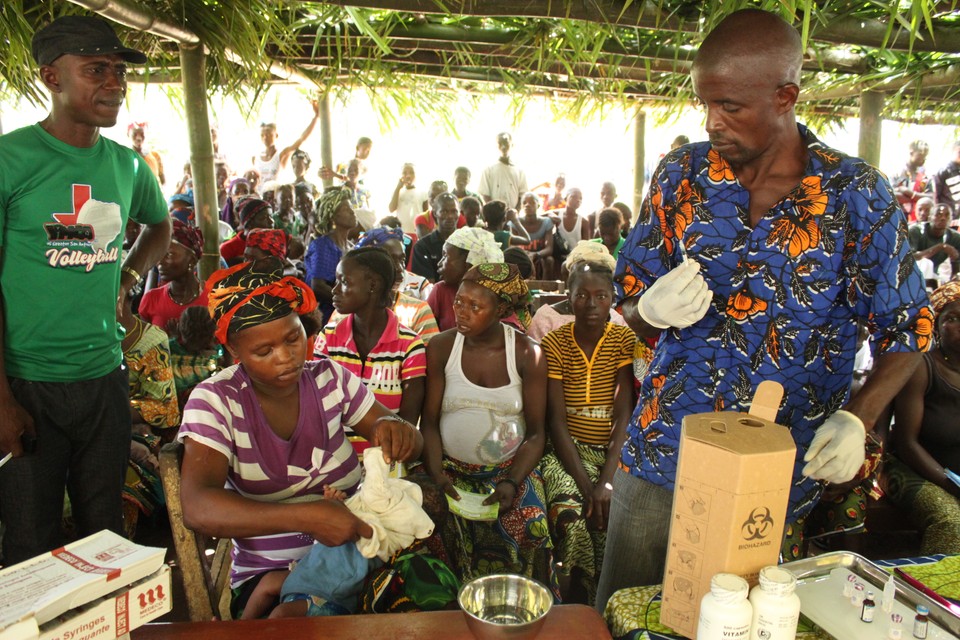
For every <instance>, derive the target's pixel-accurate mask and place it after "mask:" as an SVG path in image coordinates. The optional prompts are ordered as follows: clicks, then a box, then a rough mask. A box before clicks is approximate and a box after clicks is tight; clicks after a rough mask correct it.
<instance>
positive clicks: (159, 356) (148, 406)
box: [123, 318, 180, 429]
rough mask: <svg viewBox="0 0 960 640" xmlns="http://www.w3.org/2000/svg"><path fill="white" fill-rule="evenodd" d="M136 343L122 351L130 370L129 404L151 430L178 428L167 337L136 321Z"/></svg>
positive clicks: (160, 330)
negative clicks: (137, 335) (137, 334)
mask: <svg viewBox="0 0 960 640" xmlns="http://www.w3.org/2000/svg"><path fill="white" fill-rule="evenodd" d="M136 322H137V326H136V328H135V331H139V332H140V333H139V337H138V338H137V340H136V342H135V343H134V344H133V346H131V347H130V348H128V349H127V350H125V351H124V352H123V359H124V361H125V362H126V364H127V367H128V368H129V369H130V404H131V406H133V407H136V408H137V409H139V410H140V415H141V416H142V417H143V419H144V421H145V422H146V423H147V424H149V425H150V426H151V427H153V428H154V429H170V428H173V427H179V426H180V407H179V406H178V405H177V392H176V391H177V390H176V386H175V385H174V382H173V369H172V368H171V367H170V348H169V346H168V344H167V343H168V338H167V334H166V333H165V332H164V331H163V329H161V328H160V327H155V326H154V325H152V324H150V323H148V322H144V321H143V320H140V319H139V318H136Z"/></svg>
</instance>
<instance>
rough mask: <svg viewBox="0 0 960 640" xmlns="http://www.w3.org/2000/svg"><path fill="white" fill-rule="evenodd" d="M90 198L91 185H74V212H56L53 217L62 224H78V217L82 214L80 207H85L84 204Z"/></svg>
mask: <svg viewBox="0 0 960 640" xmlns="http://www.w3.org/2000/svg"><path fill="white" fill-rule="evenodd" d="M89 199H90V185H88V184H75V185H73V213H55V214H53V219H54V220H56V221H57V222H59V223H60V224H62V225H67V226H71V225H75V224H77V218H78V217H79V216H80V209H82V208H83V205H85V204H86V203H87V200H89Z"/></svg>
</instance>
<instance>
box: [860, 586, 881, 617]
mask: <svg viewBox="0 0 960 640" xmlns="http://www.w3.org/2000/svg"><path fill="white" fill-rule="evenodd" d="M876 608H877V605H876V603H875V602H874V601H873V591H867V597H866V598H864V599H863V606H862V607H861V608H860V619H861V620H863V621H864V622H873V610H874V609H876Z"/></svg>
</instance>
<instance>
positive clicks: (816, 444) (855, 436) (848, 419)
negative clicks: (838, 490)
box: [803, 410, 866, 484]
mask: <svg viewBox="0 0 960 640" xmlns="http://www.w3.org/2000/svg"><path fill="white" fill-rule="evenodd" d="M865 440H866V429H864V426H863V422H862V421H861V420H860V418H858V417H857V416H855V415H853V414H852V413H850V412H849V411H843V410H840V411H837V412H836V413H835V414H833V415H832V416H830V417H829V418H827V420H826V422H824V423H823V424H822V425H820V428H819V429H817V433H816V434H815V435H814V436H813V440H812V441H811V442H810V448H809V449H807V455H805V456H803V461H804V462H806V463H807V464H806V465H805V466H804V467H803V475H805V476H808V477H810V478H813V479H814V480H825V481H827V482H830V483H832V484H840V483H842V482H848V481H850V480H852V479H853V477H854V476H855V475H857V471H859V470H860V467H861V466H863V459H864V455H865V450H864V442H865Z"/></svg>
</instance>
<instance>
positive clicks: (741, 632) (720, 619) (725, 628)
mask: <svg viewBox="0 0 960 640" xmlns="http://www.w3.org/2000/svg"><path fill="white" fill-rule="evenodd" d="M748 590H749V585H747V581H746V580H744V579H743V578H741V577H740V576H737V575H733V574H732V573H718V574H716V575H715V576H713V577H712V578H711V579H710V591H709V592H708V593H707V594H706V595H705V596H703V600H702V601H701V602H700V621H699V623H698V624H697V635H696V637H697V639H698V640H732V639H735V638H743V639H744V640H745V639H746V638H748V637H749V635H750V621H751V620H752V618H753V607H752V606H751V605H750V602H749V601H748V600H747V592H748Z"/></svg>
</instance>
